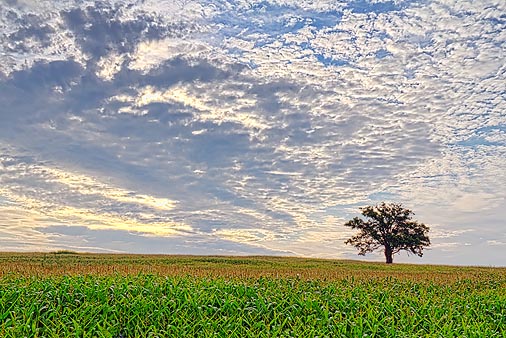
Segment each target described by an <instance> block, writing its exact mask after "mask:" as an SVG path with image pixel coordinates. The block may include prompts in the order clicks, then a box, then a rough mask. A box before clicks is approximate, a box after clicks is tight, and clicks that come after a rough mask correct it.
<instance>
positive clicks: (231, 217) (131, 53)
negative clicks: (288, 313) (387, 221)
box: [0, 0, 506, 266]
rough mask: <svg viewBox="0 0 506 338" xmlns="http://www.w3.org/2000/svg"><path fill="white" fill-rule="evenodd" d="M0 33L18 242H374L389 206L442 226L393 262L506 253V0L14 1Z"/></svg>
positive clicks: (1, 186) (1, 194)
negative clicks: (373, 226)
mask: <svg viewBox="0 0 506 338" xmlns="http://www.w3.org/2000/svg"><path fill="white" fill-rule="evenodd" d="M0 37H1V38H0V250H2V251H53V250H61V249H66V250H76V251H91V252H130V253H170V254H179V253H180V254H226V255H248V254H255V255H257V254H265V255H297V256H307V257H322V258H345V259H363V257H361V256H357V254H356V251H355V249H354V248H353V247H350V246H345V245H344V241H345V240H346V239H347V238H348V237H350V235H351V234H352V233H353V232H352V231H350V230H349V229H348V228H345V227H344V226H343V223H344V222H345V221H346V220H348V219H349V218H351V217H354V216H357V215H358V214H359V210H358V208H359V207H361V206H365V205H371V204H377V203H379V202H381V201H387V202H389V201H391V202H399V203H402V204H403V205H404V206H405V207H408V208H410V209H412V210H413V211H414V212H415V214H416V215H415V218H416V219H417V220H419V221H421V222H423V223H425V224H427V225H428V226H429V227H430V228H431V232H430V234H429V235H430V238H431V241H432V243H433V245H432V246H431V247H430V248H429V249H428V250H427V251H426V252H425V255H424V257H423V258H421V259H420V258H418V257H413V256H410V257H408V256H406V255H405V254H399V255H397V256H396V257H395V258H394V261H395V262H410V263H431V264H456V265H495V266H504V265H506V260H505V259H504V257H505V256H506V221H505V219H506V193H505V191H506V87H505V83H506V62H505V61H506V4H505V3H504V1H499V0H486V1H480V2H476V1H468V0H464V1H460V0H459V1H456V0H424V1H411V0H392V1H391V0H388V1H385V0H357V1H327V0H322V1H291V0H267V1H247V2H244V1H232V0H220V1H191V0H190V1H155V0H145V1H136V0H108V1H91V0H64V1H56V0H44V1H30V0H8V1H6V2H4V4H3V5H1V6H0ZM365 259H370V260H379V261H381V260H383V258H382V254H381V252H379V253H378V254H371V255H368V256H365Z"/></svg>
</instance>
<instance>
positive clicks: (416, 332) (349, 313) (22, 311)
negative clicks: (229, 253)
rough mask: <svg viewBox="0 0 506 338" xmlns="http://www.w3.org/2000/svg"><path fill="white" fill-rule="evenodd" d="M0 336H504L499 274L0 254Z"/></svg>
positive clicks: (291, 261)
mask: <svg viewBox="0 0 506 338" xmlns="http://www.w3.org/2000/svg"><path fill="white" fill-rule="evenodd" d="M0 266H1V268H0V276H1V277H0V336H1V337H111V338H116V337H125V338H126V337H506V269H502V268H501V269H499V268H480V267H448V266H426V265H406V264H395V265H388V266H387V265H385V264H379V263H364V262H355V261H337V260H317V259H299V258H280V257H278V258H276V257H192V256H136V255H92V254H75V253H69V252H66V253H64V254H61V253H52V254H7V253H5V254H0Z"/></svg>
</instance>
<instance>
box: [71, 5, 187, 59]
mask: <svg viewBox="0 0 506 338" xmlns="http://www.w3.org/2000/svg"><path fill="white" fill-rule="evenodd" d="M123 7H124V6H123V5H121V4H116V5H111V4H108V3H105V2H102V1H97V2H95V3H94V4H93V5H90V6H88V7H86V8H74V9H71V10H68V11H64V12H62V13H61V15H62V17H63V18H64V20H65V22H66V24H67V26H68V28H69V29H70V30H71V31H72V32H73V33H74V35H75V36H76V39H77V42H78V43H79V45H80V46H81V48H82V50H83V52H85V53H86V54H87V55H89V56H91V57H92V58H93V59H98V58H100V57H102V56H104V55H107V54H109V53H110V52H111V51H112V50H114V51H117V52H119V53H129V52H132V51H133V50H134V49H135V48H136V46H137V44H138V43H139V42H140V41H143V40H153V39H160V38H162V37H164V36H166V35H167V34H168V32H170V31H174V30H177V29H181V28H182V27H177V26H176V27H170V26H169V27H167V25H166V24H164V23H163V22H162V20H161V19H160V18H159V17H157V16H156V15H154V14H152V13H146V12H139V13H136V16H135V17H134V18H133V19H130V20H124V19H122V18H121V15H122V13H123Z"/></svg>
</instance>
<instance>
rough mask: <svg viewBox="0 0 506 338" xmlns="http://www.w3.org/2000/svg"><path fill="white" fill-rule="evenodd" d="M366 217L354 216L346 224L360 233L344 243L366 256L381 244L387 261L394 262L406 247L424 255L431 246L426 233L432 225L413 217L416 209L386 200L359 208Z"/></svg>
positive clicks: (411, 251)
mask: <svg viewBox="0 0 506 338" xmlns="http://www.w3.org/2000/svg"><path fill="white" fill-rule="evenodd" d="M360 210H361V212H362V215H363V216H364V217H366V218H367V220H365V221H364V220H363V219H361V218H359V217H355V218H353V219H352V220H350V221H348V222H346V223H345V224H344V225H345V226H347V227H350V228H352V229H358V230H360V232H359V233H358V234H357V235H355V236H353V237H352V238H350V239H348V240H347V241H346V242H345V243H346V244H352V245H354V246H355V247H356V248H357V249H358V250H359V252H358V254H359V255H362V256H363V255H365V254H366V253H368V252H373V251H375V250H377V249H379V248H381V247H383V248H384V250H385V251H384V252H385V258H386V262H387V264H390V263H392V262H393V257H392V256H393V255H394V254H396V253H398V252H399V251H401V250H406V251H407V252H408V254H409V253H413V254H415V255H418V256H420V257H422V255H423V253H422V250H423V247H424V246H429V245H430V240H429V237H428V236H427V234H428V232H429V228H428V227H427V226H426V225H425V224H423V223H418V222H416V221H412V220H411V216H412V215H414V213H413V211H411V210H409V209H405V208H403V207H402V205H401V204H396V203H390V204H386V203H385V202H383V203H381V204H380V205H376V206H368V207H365V208H360Z"/></svg>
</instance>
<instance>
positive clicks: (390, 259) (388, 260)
mask: <svg viewBox="0 0 506 338" xmlns="http://www.w3.org/2000/svg"><path fill="white" fill-rule="evenodd" d="M392 255H393V254H392V248H390V246H388V245H386V246H385V258H386V263H387V264H392V263H393V262H394V259H393V257H392Z"/></svg>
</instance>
